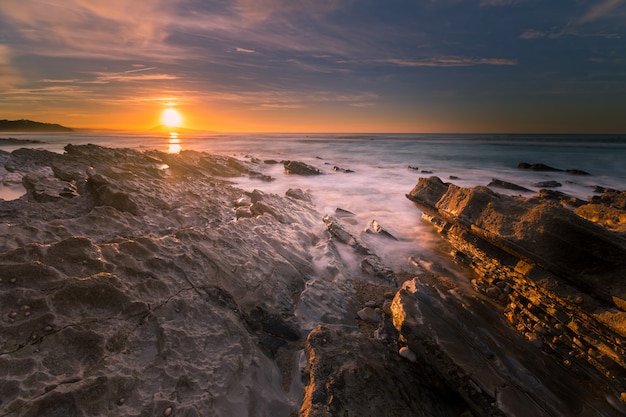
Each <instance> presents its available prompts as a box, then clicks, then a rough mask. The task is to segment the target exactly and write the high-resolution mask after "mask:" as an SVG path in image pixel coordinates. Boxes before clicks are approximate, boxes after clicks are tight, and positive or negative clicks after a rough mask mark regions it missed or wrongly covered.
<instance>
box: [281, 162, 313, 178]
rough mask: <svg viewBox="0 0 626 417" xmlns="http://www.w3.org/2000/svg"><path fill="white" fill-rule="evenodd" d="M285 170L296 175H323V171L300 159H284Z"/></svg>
mask: <svg viewBox="0 0 626 417" xmlns="http://www.w3.org/2000/svg"><path fill="white" fill-rule="evenodd" d="M283 165H284V167H285V172H286V173H287V174H294V175H321V174H322V171H320V170H319V169H317V168H315V167H314V166H311V165H308V164H305V163H304V162H300V161H284V162H283Z"/></svg>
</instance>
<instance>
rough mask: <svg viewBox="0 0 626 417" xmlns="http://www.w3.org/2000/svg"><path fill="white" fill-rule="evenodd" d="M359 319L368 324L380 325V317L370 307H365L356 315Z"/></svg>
mask: <svg viewBox="0 0 626 417" xmlns="http://www.w3.org/2000/svg"><path fill="white" fill-rule="evenodd" d="M356 314H357V315H358V316H359V318H360V319H361V320H363V321H367V322H369V323H380V315H379V314H378V313H376V311H374V309H373V308H371V307H365V308H364V309H362V310H359V311H358V312H357V313H356Z"/></svg>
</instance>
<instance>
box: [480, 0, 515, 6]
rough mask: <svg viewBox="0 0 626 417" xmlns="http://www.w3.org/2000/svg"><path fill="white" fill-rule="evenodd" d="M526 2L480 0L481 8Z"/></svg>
mask: <svg viewBox="0 0 626 417" xmlns="http://www.w3.org/2000/svg"><path fill="white" fill-rule="evenodd" d="M523 1H524V0H480V6H481V7H485V6H509V5H511V4H518V3H522V2H523Z"/></svg>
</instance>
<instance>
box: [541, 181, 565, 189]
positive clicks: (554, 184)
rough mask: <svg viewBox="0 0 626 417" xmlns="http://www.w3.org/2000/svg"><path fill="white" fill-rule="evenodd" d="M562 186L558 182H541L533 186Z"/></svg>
mask: <svg viewBox="0 0 626 417" xmlns="http://www.w3.org/2000/svg"><path fill="white" fill-rule="evenodd" d="M562 186H563V184H561V183H560V182H558V181H542V182H538V183H536V184H535V187H541V188H558V187H562Z"/></svg>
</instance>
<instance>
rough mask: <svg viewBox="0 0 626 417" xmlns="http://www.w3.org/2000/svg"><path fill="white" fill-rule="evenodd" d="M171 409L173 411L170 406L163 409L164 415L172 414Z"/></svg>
mask: <svg viewBox="0 0 626 417" xmlns="http://www.w3.org/2000/svg"><path fill="white" fill-rule="evenodd" d="M172 411H174V409H173V408H172V407H167V408H166V409H165V410H163V415H164V416H165V417H167V416H171V415H172Z"/></svg>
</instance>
